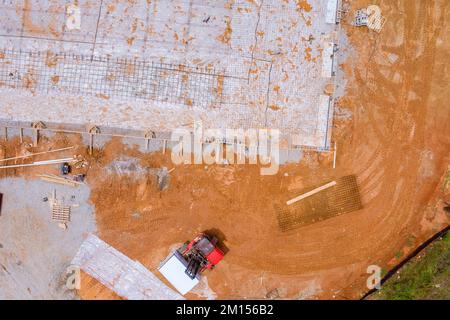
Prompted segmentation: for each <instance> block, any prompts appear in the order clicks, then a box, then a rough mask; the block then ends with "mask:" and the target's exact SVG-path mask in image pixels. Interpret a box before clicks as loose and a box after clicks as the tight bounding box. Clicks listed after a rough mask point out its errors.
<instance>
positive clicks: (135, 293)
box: [72, 234, 184, 300]
mask: <svg viewBox="0 0 450 320" xmlns="http://www.w3.org/2000/svg"><path fill="white" fill-rule="evenodd" d="M72 265H73V266H78V267H79V268H80V269H81V270H83V271H84V272H86V273H87V274H88V275H90V276H91V277H93V278H95V279H97V280H98V281H99V282H100V283H102V284H103V285H104V286H106V287H108V288H109V289H111V290H112V291H114V292H115V293H117V294H118V295H119V296H120V297H122V298H125V299H129V300H179V299H184V298H183V297H182V296H181V295H179V294H178V293H177V292H176V291H174V290H172V289H171V288H169V287H168V286H166V285H165V284H164V283H163V282H162V281H161V280H159V279H158V278H157V277H156V276H155V275H154V274H153V273H151V272H150V271H149V270H148V269H147V268H145V267H144V266H143V265H142V264H140V263H139V262H137V261H133V260H131V259H130V258H128V257H127V256H125V255H124V254H123V253H121V252H119V251H117V250H116V249H114V248H113V247H111V246H110V245H108V244H107V243H106V242H104V241H102V240H101V239H99V238H98V237H96V236H94V235H92V234H91V235H89V236H88V237H87V238H86V240H85V241H84V242H83V243H82V245H81V247H80V249H79V250H78V252H77V254H76V255H75V257H74V258H73V260H72Z"/></svg>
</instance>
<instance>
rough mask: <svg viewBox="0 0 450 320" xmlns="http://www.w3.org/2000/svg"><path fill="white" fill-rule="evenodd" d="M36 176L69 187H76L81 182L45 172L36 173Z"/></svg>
mask: <svg viewBox="0 0 450 320" xmlns="http://www.w3.org/2000/svg"><path fill="white" fill-rule="evenodd" d="M36 176H38V177H39V178H41V180H44V181H47V182H52V183H58V184H63V185H66V186H70V187H78V186H79V185H81V184H83V183H82V182H79V181H74V180H69V179H66V178H63V177H60V176H57V175H54V174H47V173H45V174H38V175H36Z"/></svg>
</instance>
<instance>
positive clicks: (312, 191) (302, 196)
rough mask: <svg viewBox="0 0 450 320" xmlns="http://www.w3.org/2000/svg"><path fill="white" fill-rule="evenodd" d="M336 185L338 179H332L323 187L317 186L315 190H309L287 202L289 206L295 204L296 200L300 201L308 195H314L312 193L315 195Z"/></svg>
mask: <svg viewBox="0 0 450 320" xmlns="http://www.w3.org/2000/svg"><path fill="white" fill-rule="evenodd" d="M335 185H336V181H331V182H330V183H327V184H324V185H323V186H321V187H318V188H316V189H314V190H311V191H309V192H307V193H304V194H302V195H299V196H298V197H295V198H293V199H291V200H289V201H287V202H286V204H287V205H288V206H290V205H291V204H294V203H296V202H298V201H300V200H303V199H305V198H307V197H310V196H312V195H314V194H316V193H318V192H320V191H323V190H326V189H328V188H331V187H334V186H335Z"/></svg>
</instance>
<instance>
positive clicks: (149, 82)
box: [0, 50, 227, 107]
mask: <svg viewBox="0 0 450 320" xmlns="http://www.w3.org/2000/svg"><path fill="white" fill-rule="evenodd" d="M0 57H1V59H0V86H6V87H10V88H18V89H29V90H31V91H38V92H46V93H48V92H50V91H53V92H66V93H70V94H76V95H93V96H97V97H102V98H117V99H121V100H130V99H131V100H133V99H140V100H153V101H159V102H168V103H174V104H185V105H190V106H200V107H208V106H212V105H215V104H218V103H221V101H222V90H220V87H221V86H223V79H224V78H226V77H227V76H226V75H224V74H223V73H222V74H221V73H217V72H216V71H215V70H214V69H208V68H199V67H194V66H186V65H178V64H169V63H161V62H153V61H144V60H138V59H128V58H109V57H97V56H86V55H74V54H66V53H62V54H59V53H56V54H55V53H50V52H25V51H12V50H0Z"/></svg>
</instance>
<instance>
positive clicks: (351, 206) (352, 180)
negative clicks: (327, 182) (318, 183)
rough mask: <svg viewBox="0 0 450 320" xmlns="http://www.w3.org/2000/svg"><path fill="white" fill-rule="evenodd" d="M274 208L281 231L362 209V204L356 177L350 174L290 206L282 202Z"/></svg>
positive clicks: (303, 191)
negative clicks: (331, 185) (333, 184)
mask: <svg viewBox="0 0 450 320" xmlns="http://www.w3.org/2000/svg"><path fill="white" fill-rule="evenodd" d="M314 188H315V187H314ZM314 188H310V189H309V190H302V192H295V194H302V193H305V192H308V191H310V190H313V189H314ZM274 208H275V211H276V213H277V218H278V225H279V227H280V229H281V231H283V232H285V231H289V230H292V229H295V228H297V227H300V226H304V225H308V224H312V223H315V222H319V221H323V220H326V219H329V218H332V217H335V216H338V215H341V214H344V213H348V212H352V211H356V210H359V209H362V204H361V196H360V193H359V189H358V184H357V182H356V177H355V176H354V175H350V176H345V177H342V178H339V179H337V180H336V185H335V186H333V187H331V188H329V189H326V190H324V191H321V192H319V193H316V194H314V195H312V196H310V197H308V198H305V199H303V200H301V201H299V202H296V203H294V204H292V205H290V206H288V205H287V204H285V203H284V204H282V205H275V206H274Z"/></svg>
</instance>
